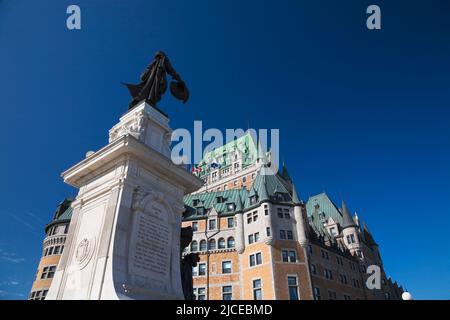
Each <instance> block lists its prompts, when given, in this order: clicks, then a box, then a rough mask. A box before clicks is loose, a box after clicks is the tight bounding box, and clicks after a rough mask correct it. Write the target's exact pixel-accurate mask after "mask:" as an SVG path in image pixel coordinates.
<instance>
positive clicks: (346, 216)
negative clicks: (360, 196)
mask: <svg viewBox="0 0 450 320" xmlns="http://www.w3.org/2000/svg"><path fill="white" fill-rule="evenodd" d="M354 226H355V221H353V219H352V216H351V215H350V212H349V211H348V208H347V206H346V205H345V202H344V201H342V228H343V229H345V228H348V227H354Z"/></svg>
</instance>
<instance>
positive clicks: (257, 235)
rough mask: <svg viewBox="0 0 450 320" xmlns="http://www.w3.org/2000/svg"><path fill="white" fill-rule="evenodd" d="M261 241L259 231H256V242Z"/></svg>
mask: <svg viewBox="0 0 450 320" xmlns="http://www.w3.org/2000/svg"><path fill="white" fill-rule="evenodd" d="M258 241H259V232H256V233H255V242H258Z"/></svg>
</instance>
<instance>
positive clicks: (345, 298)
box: [344, 294, 352, 300]
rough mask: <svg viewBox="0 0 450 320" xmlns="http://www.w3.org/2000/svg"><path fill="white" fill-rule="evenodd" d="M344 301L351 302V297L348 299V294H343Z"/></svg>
mask: <svg viewBox="0 0 450 320" xmlns="http://www.w3.org/2000/svg"><path fill="white" fill-rule="evenodd" d="M344 300H352V297H350V296H349V295H348V294H344Z"/></svg>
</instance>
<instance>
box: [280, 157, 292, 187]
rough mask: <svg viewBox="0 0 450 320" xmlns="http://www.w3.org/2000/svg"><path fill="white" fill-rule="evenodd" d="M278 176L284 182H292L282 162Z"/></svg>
mask: <svg viewBox="0 0 450 320" xmlns="http://www.w3.org/2000/svg"><path fill="white" fill-rule="evenodd" d="M280 175H281V177H282V178H283V179H284V180H286V181H289V182H291V181H292V179H291V176H290V175H289V172H288V170H287V167H286V164H285V163H284V161H283V167H282V168H281V174H280Z"/></svg>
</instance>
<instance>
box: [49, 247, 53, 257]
mask: <svg viewBox="0 0 450 320" xmlns="http://www.w3.org/2000/svg"><path fill="white" fill-rule="evenodd" d="M52 254H53V247H50V248H49V249H48V255H52Z"/></svg>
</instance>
